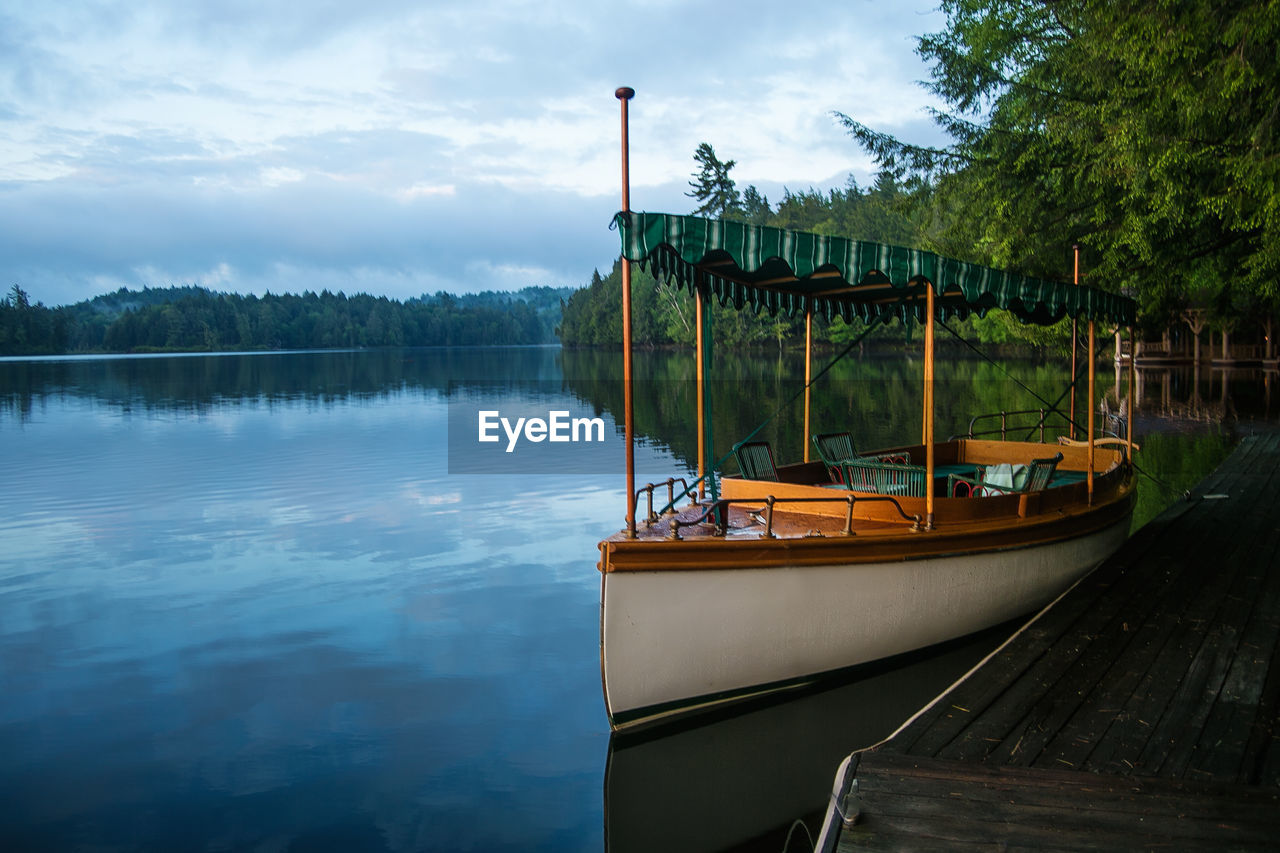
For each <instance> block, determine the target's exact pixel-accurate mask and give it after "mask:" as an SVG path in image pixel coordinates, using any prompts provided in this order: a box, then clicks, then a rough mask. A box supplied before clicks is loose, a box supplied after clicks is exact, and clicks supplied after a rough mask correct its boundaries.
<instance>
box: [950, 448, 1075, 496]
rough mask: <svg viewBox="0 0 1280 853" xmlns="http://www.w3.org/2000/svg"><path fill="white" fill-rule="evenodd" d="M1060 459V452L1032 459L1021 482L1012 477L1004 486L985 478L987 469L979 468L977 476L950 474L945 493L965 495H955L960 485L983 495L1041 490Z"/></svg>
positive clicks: (972, 493)
mask: <svg viewBox="0 0 1280 853" xmlns="http://www.w3.org/2000/svg"><path fill="white" fill-rule="evenodd" d="M1061 461H1062V454H1061V453H1058V454H1057V455H1055V456H1053V457H1050V458H1048V459H1032V460H1031V461H1030V462H1029V463H1028V464H1027V469H1026V472H1025V475H1024V477H1023V479H1022V482H1021V483H1020V484H1019V483H1018V482H1017V478H1016V477H1015V478H1014V484H1013V485H1011V486H1004V485H1000V484H998V483H992V482H991V481H990V480H988V479H987V473H986V471H987V469H984V468H979V469H978V476H976V477H965V476H963V475H961V474H951V475H949V476H948V477H947V494H949V495H951V496H952V497H965V496H964V495H957V494H956V490H957V488H958V487H960V486H964V487H965V488H967V489H968V490H969V494H970V495H979V496H980V495H985V494H987V493H988V492H995V493H996V494H1002V495H1015V494H1021V493H1023V492H1041V491H1044V490H1045V489H1047V488H1049V481H1050V480H1052V479H1053V475H1054V472H1055V471H1057V469H1058V463H1059V462H1061Z"/></svg>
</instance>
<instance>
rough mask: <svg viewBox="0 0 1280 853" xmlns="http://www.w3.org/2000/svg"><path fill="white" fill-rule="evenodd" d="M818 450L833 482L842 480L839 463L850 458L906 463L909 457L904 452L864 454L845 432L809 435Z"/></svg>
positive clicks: (842, 473)
mask: <svg viewBox="0 0 1280 853" xmlns="http://www.w3.org/2000/svg"><path fill="white" fill-rule="evenodd" d="M811 438H812V439H813V446H814V447H815V448H817V450H818V458H820V459H821V460H822V464H823V465H825V466H827V474H828V475H829V476H830V477H831V482H833V483H843V482H844V470H843V468H842V467H841V465H842V464H843V463H845V462H848V461H850V460H852V459H871V460H874V461H877V462H895V463H899V464H906V463H908V462H910V461H911V458H910V457H909V456H908V455H907V454H905V453H872V454H869V455H866V456H864V455H863V454H861V453H859V452H858V451H857V450H855V449H854V446H853V436H852V435H850V434H849V433H847V432H824V433H821V434H818V435H814V436H812V437H811Z"/></svg>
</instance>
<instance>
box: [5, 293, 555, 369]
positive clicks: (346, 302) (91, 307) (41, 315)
mask: <svg viewBox="0 0 1280 853" xmlns="http://www.w3.org/2000/svg"><path fill="white" fill-rule="evenodd" d="M571 292H572V290H571V289H570V288H552V287H528V288H525V289H524V290H520V291H517V292H512V293H498V292H492V291H486V292H484V293H476V294H465V295H460V296H454V295H451V294H448V293H437V294H435V295H432V296H422V297H420V298H414V299H409V300H406V301H404V302H400V301H397V300H394V299H388V298H387V297H385V296H369V295H367V294H363V293H360V294H355V295H353V296H347V295H346V294H344V293H336V294H335V293H330V292H329V291H327V290H326V291H323V292H321V293H312V292H310V291H307V292H305V293H303V294H302V295H300V296H299V295H294V294H279V295H276V294H271V293H268V294H266V295H265V296H254V295H249V296H244V295H240V294H235V293H216V292H214V291H211V290H207V289H205V288H202V287H191V286H188V287H169V288H144V289H142V290H140V291H133V290H126V289H123V288H122V289H120V290H118V291H116V292H114V293H109V294H105V295H103V296H98V297H95V298H93V299H89V300H86V301H84V302H79V303H76V304H75V305H69V306H61V307H57V308H48V307H45V306H44V305H43V304H42V303H39V302H36V303H32V302H31V300H30V298H29V297H28V295H27V293H26V292H25V291H24V290H23V289H22V288H21V287H19V286H18V285H14V286H13V288H12V289H11V290H10V292H9V294H8V295H7V296H5V297H4V298H3V299H0V355H42V354H60V353H77V352H85V353H88V352H166V351H174V352H177V351H214V350H220V351H221V350H265V349H331V348H344V347H387V346H393V347H399V346H467V345H473V344H499V345H502V344H543V343H554V342H555V340H556V338H555V327H556V324H557V322H558V321H559V318H560V305H561V302H562V300H563V299H564V298H565V297H567V296H568V295H569V293H571Z"/></svg>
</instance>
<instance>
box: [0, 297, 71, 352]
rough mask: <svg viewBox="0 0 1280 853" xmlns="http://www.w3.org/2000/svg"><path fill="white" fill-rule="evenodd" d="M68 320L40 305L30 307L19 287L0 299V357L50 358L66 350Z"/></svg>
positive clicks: (38, 303) (56, 310) (61, 313)
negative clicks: (49, 356)
mask: <svg viewBox="0 0 1280 853" xmlns="http://www.w3.org/2000/svg"><path fill="white" fill-rule="evenodd" d="M67 326H68V318H67V316H66V314H65V313H64V312H63V311H61V310H58V309H53V308H46V307H45V306H44V303H43V302H36V303H35V304H32V302H31V298H30V296H28V295H27V292H26V291H25V290H23V289H22V288H21V287H19V286H18V285H16V284H15V285H13V287H12V288H10V289H9V293H8V294H7V295H6V296H5V297H4V298H0V355H49V354H53V353H59V352H62V351H63V349H64V348H65V346H66V339H67Z"/></svg>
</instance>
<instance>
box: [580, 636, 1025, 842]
mask: <svg viewBox="0 0 1280 853" xmlns="http://www.w3.org/2000/svg"><path fill="white" fill-rule="evenodd" d="M1015 628H1016V624H1013V623H1011V624H1009V625H1003V626H1000V627H998V628H995V629H992V630H990V631H985V632H983V633H982V634H979V635H976V636H973V637H969V638H966V639H964V640H960V641H957V642H953V643H948V644H946V645H944V646H941V647H936V648H934V649H931V650H927V651H926V652H924V653H920V654H915V655H911V656H908V657H905V658H901V659H897V660H895V661H892V662H885V663H881V664H880V665H878V666H873V667H866V668H862V669H861V670H859V671H858V673H857V674H856V675H853V676H850V677H847V678H846V679H845V680H844V681H843V682H839V683H835V684H827V685H824V686H823V687H822V688H821V689H819V690H817V691H812V692H809V693H807V694H804V695H801V696H798V697H795V698H787V699H775V700H773V701H772V702H770V703H768V704H766V705H765V706H764V707H760V708H756V709H754V710H748V711H745V712H743V711H731V712H729V713H728V714H727V719H723V720H717V721H713V722H708V723H702V724H697V723H695V724H694V726H693V727H691V728H687V729H685V730H683V731H676V732H673V733H667V732H666V731H659V732H658V733H657V734H656V735H655V734H652V733H651V734H650V735H649V736H647V737H646V736H645V735H643V734H641V735H637V736H634V737H626V738H618V737H616V736H615V738H614V741H613V743H611V744H610V748H609V763H608V767H607V769H606V771H605V783H604V804H605V805H604V809H605V849H606V850H608V851H610V853H627V851H637V853H639V851H651V850H663V851H712V850H735V851H753V850H759V851H770V853H776V851H779V850H782V849H783V845H784V844H785V843H786V839H787V836H788V834H789V833H791V834H793V835H794V836H797V837H793V839H792V846H791V849H793V850H808V849H810V848H811V846H812V844H811V843H810V839H814V838H816V837H817V834H818V831H819V828H820V822H821V818H822V815H823V813H824V811H825V809H826V804H827V799H828V797H829V795H830V792H831V782H832V779H833V778H834V776H835V772H836V767H837V766H838V765H839V763H840V761H841V760H842V759H843V758H844V756H846V755H848V754H849V753H850V752H852V751H854V750H855V749H861V748H863V747H867V746H871V745H872V744H875V743H877V742H879V741H880V740H882V739H884V738H885V737H888V736H889V735H890V734H892V733H893V732H894V730H896V729H897V728H898V726H899V725H901V724H902V723H903V722H904V721H905V720H906V719H908V718H909V717H910V716H911V715H912V714H913V713H915V711H916V710H918V709H919V708H921V707H923V706H924V705H925V704H927V703H928V702H929V701H930V700H932V699H933V698H934V697H935V696H936V695H937V694H938V693H939V692H940V691H941V690H942V689H943V688H945V687H946V686H947V685H949V684H951V683H952V682H953V681H955V680H956V679H957V678H959V677H960V676H961V675H963V674H964V673H965V672H967V671H968V670H969V669H970V668H972V667H973V666H974V665H975V664H976V663H977V662H978V661H980V660H981V659H982V658H983V657H984V656H985V655H986V654H988V653H989V652H990V651H992V650H993V649H994V648H995V647H996V646H998V645H999V644H1000V643H1001V642H1003V641H1004V639H1005V638H1006V637H1008V635H1009V634H1010V633H1011V632H1012V631H1013V630H1014V629H1015ZM797 820H800V821H802V822H803V823H804V826H803V827H796V828H795V829H794V831H793V828H792V826H793V824H794V822H795V821H797Z"/></svg>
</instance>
